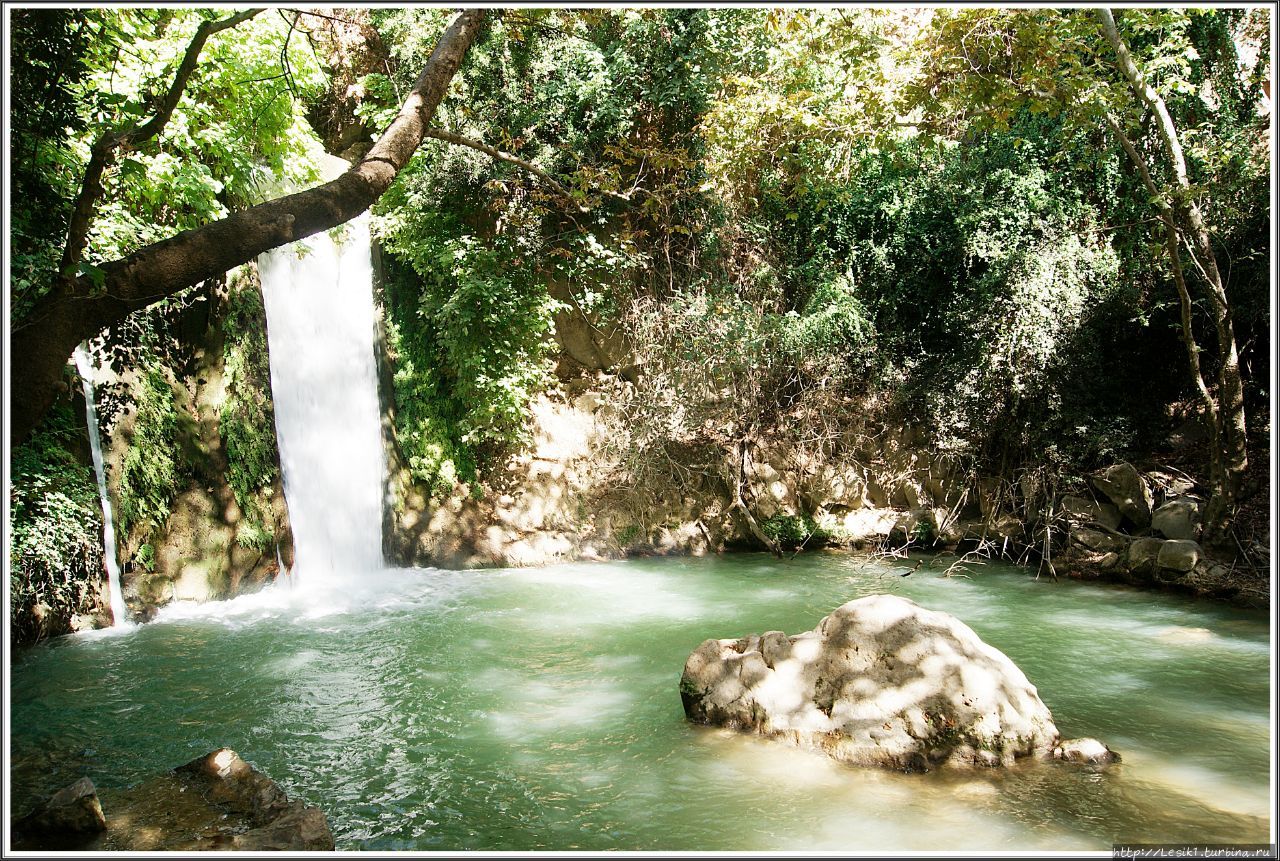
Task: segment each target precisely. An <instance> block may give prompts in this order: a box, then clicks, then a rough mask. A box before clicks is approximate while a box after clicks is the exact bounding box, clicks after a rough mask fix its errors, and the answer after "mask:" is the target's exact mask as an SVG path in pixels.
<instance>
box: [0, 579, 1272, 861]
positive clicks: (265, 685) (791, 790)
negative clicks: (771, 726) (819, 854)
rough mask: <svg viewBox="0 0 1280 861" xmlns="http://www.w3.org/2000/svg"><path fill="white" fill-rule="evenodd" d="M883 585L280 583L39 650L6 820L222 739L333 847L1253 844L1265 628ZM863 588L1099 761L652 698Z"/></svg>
mask: <svg viewBox="0 0 1280 861" xmlns="http://www.w3.org/2000/svg"><path fill="white" fill-rule="evenodd" d="M945 561H950V560H943V561H942V562H939V563H938V564H939V567H940V566H941V565H942V564H944V562H945ZM904 570H906V569H905V568H892V567H883V566H881V567H875V566H869V565H867V564H866V563H862V562H859V561H858V560H857V559H855V558H853V557H847V556H841V555H834V554H833V555H826V554H809V555H805V556H802V557H800V558H798V559H796V560H794V561H792V562H788V563H776V562H774V561H773V560H772V559H770V558H767V557H763V556H753V555H744V556H736V557H735V556H727V557H723V558H719V559H700V560H694V559H683V560H642V561H628V562H625V563H609V564H604V563H601V564H580V565H564V566H555V567H550V568H544V569H524V570H508V571H497V572H463V573H446V572H437V571H429V570H410V571H390V572H379V573H377V574H371V575H370V576H369V577H368V578H366V581H365V582H364V584H363V591H362V592H361V591H351V590H348V591H346V592H344V593H341V594H334V595H327V596H326V595H316V594H308V593H307V590H306V587H305V584H300V585H299V587H298V588H296V589H294V590H293V591H288V590H283V589H282V590H280V591H278V592H275V593H273V594H270V595H260V596H250V597H248V598H242V599H238V600H237V601H233V602H228V603H227V604H224V605H216V606H214V605H207V606H205V607H203V608H199V609H198V610H194V611H191V612H187V613H185V614H184V613H182V612H180V611H174V612H170V613H168V614H167V615H166V616H165V618H164V619H162V620H161V621H159V622H156V623H152V624H149V625H143V626H140V627H137V628H133V629H128V630H124V631H116V632H103V633H95V634H91V635H81V636H76V637H67V638H63V639H60V640H57V641H54V642H52V643H49V644H46V645H43V646H40V647H38V648H36V649H33V650H30V651H28V652H26V653H23V654H21V655H19V656H18V657H17V658H16V660H15V661H14V664H13V667H12V683H11V700H10V702H11V707H10V708H11V712H10V717H11V722H12V723H11V727H12V735H11V746H12V750H11V758H10V762H11V766H10V768H11V772H10V776H11V781H12V784H11V785H12V791H13V807H14V810H15V812H22V811H23V810H25V809H26V808H27V806H29V804H30V803H31V799H32V798H33V797H34V796H36V795H39V794H41V793H44V792H48V791H51V790H52V789H54V788H57V787H58V786H61V785H64V784H65V783H67V782H70V781H71V780H73V779H74V778H75V777H77V776H79V775H81V774H87V775H89V776H91V777H92V778H93V779H94V781H95V782H96V783H98V784H99V786H103V787H113V786H114V787H118V786H126V785H129V784H131V783H133V782H136V781H138V780H139V779H141V778H142V777H144V776H145V775H147V774H150V773H154V772H158V771H163V770H166V769H168V768H172V767H173V766H175V765H178V764H180V763H183V762H186V761H187V760H190V759H192V758H193V757H195V756H196V755H198V754H201V753H205V752H207V751H209V750H211V749H213V748H215V747H219V746H228V747H231V748H234V749H235V750H237V751H238V752H239V753H240V754H241V755H242V756H244V757H245V758H246V759H248V760H249V761H250V762H252V763H253V764H254V765H256V766H257V767H258V768H260V769H263V770H264V771H266V772H267V773H268V774H269V775H271V776H272V777H274V778H275V779H276V780H277V781H278V782H279V783H280V784H281V785H282V786H283V787H284V788H285V790H286V791H287V792H288V793H289V794H290V795H291V796H300V797H302V798H304V799H306V800H307V801H309V802H311V803H313V804H317V805H319V806H320V807H321V808H323V809H324V811H325V812H326V813H327V814H328V816H329V819H330V822H331V824H332V825H333V829H334V833H335V836H336V838H337V841H338V848H339V849H382V850H387V849H417V850H431V849H442V850H443V849H449V850H453V849H558V850H566V849H597V850H598V849H614V848H616V849H641V850H663V849H673V850H742V851H755V852H764V851H771V850H819V851H837V852H869V851H877V850H960V849H992V850H1011V849H1025V850H1053V849H1107V848H1109V847H1110V845H1111V844H1112V843H1113V842H1193V841H1200V842H1224V841H1249V842H1265V841H1267V840H1268V839H1269V834H1270V828H1271V819H1270V813H1269V810H1270V800H1269V782H1268V781H1269V771H1268V768H1269V766H1268V763H1269V745H1270V723H1271V721H1270V715H1269V712H1268V708H1269V701H1270V694H1269V664H1268V655H1269V628H1268V624H1267V619H1266V616H1265V615H1264V614H1260V613H1250V612H1246V611H1241V610H1234V609H1231V608H1228V607H1221V606H1216V605H1212V604H1205V603H1195V602H1191V601H1189V600H1184V599H1181V598H1178V597H1173V596H1168V595H1158V594H1152V593H1146V592H1138V591H1129V590H1125V589H1122V588H1116V587H1097V586H1091V585H1086V584H1080V583H1074V582H1057V583H1055V582H1050V581H1045V580H1040V581H1036V580H1034V579H1033V578H1031V577H1029V576H1027V575H1026V574H1025V573H1023V572H1020V571H1018V570H1017V569H1013V568H1008V567H1002V566H997V565H987V566H982V567H980V568H977V569H974V570H973V571H972V572H971V577H969V578H968V579H965V578H958V577H951V578H943V577H941V576H939V572H938V571H937V570H931V568H930V565H929V564H926V565H925V567H923V568H921V569H920V570H918V571H916V572H915V573H914V574H912V575H911V576H909V577H902V576H900V574H901V572H902V571H904ZM886 591H889V592H896V593H899V594H902V595H905V596H907V597H910V598H913V599H914V600H916V601H918V602H920V603H921V604H924V605H925V606H928V607H931V608H935V609H942V610H946V611H948V612H951V613H953V614H955V615H956V616H958V617H960V618H961V619H962V620H964V621H965V622H966V623H968V624H969V625H970V626H972V627H973V628H974V629H975V630H976V631H977V632H978V633H979V634H980V635H981V636H982V637H983V638H984V639H985V640H987V641H988V642H990V643H991V644H993V645H995V646H996V647H998V648H1000V649H1002V650H1004V651H1005V652H1006V653H1007V654H1008V655H1009V656H1010V657H1011V658H1013V660H1014V661H1015V662H1016V663H1017V664H1018V665H1019V666H1020V667H1022V669H1023V670H1024V671H1025V672H1026V673H1027V675H1028V677H1029V678H1030V679H1031V680H1032V682H1033V683H1035V684H1036V685H1037V687H1038V688H1039V690H1040V694H1041V696H1042V698H1043V699H1044V700H1045V702H1046V703H1047V704H1048V706H1049V707H1050V709H1051V710H1052V711H1053V714H1054V717H1055V719H1056V721H1057V724H1058V727H1059V729H1060V730H1061V731H1062V732H1063V734H1064V735H1067V736H1083V735H1092V736H1096V737H1098V738H1101V739H1103V740H1104V741H1106V742H1107V743H1109V744H1110V745H1111V746H1112V747H1113V748H1115V749H1117V750H1119V751H1120V752H1121V753H1122V754H1123V756H1124V761H1123V763H1121V764H1120V765H1118V766H1116V767H1115V768H1113V769H1111V770H1110V771H1106V772H1101V773H1099V772H1094V771H1090V770H1087V769H1081V768H1073V767H1067V766H1061V765H1055V764H1039V765H1034V766H1030V767H1020V768H1018V769H1015V770H1014V771H1013V772H1011V773H1007V774H995V773H985V772H984V773H975V774H967V775H957V774H950V775H948V774H936V773H935V774H929V775H904V774H896V773H889V772H881V771H867V770H857V769H852V768H848V767H844V766H840V765H838V764H835V763H832V762H829V761H827V760H826V759H824V758H823V757H821V756H819V755H816V754H811V753H806V752H803V751H799V750H796V749H793V748H790V747H787V746H784V745H782V744H778V743H774V742H769V741H766V740H762V739H758V738H750V737H744V736H738V735H736V734H733V733H728V732H724V731H719V730H714V729H706V728H700V727H694V726H690V725H689V724H687V723H686V722H685V721H684V718H683V713H682V711H681V706H680V696H679V692H678V688H677V683H678V681H679V677H680V671H681V668H682V667H683V664H684V660H685V658H686V657H687V656H688V654H689V652H690V651H692V650H693V649H694V648H695V647H696V646H697V645H698V644H699V643H700V642H701V641H702V640H704V639H706V638H707V637H730V636H733V637H737V636H741V635H744V634H748V633H753V632H754V633H758V632H762V631H765V630H785V631H787V632H788V633H793V634H794V633H798V632H800V631H803V630H808V629H810V628H812V627H814V625H815V624H816V623H817V622H818V620H819V619H820V618H821V617H822V616H824V615H826V614H827V613H829V612H830V611H831V610H832V609H834V608H835V607H837V606H839V605H840V604H841V603H843V602H845V601H848V600H850V599H852V598H856V597H859V596H861V595H866V594H871V593H875V592H886ZM107 814H108V816H110V810H107Z"/></svg>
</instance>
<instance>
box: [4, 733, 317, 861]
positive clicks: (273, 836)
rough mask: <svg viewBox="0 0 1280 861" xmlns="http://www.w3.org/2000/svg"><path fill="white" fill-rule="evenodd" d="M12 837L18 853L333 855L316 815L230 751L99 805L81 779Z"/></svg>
mask: <svg viewBox="0 0 1280 861" xmlns="http://www.w3.org/2000/svg"><path fill="white" fill-rule="evenodd" d="M63 796H65V797H64V798H62V799H61V801H60V797H63ZM104 806H105V813H106V816H105V817H104V816H103V813H104ZM55 808H56V809H57V810H59V811H62V812H61V814H60V818H58V819H56V820H50V819H49V811H51V810H54V809H55ZM95 811H96V820H95V816H94V812H95ZM40 817H44V818H40ZM50 821H55V822H57V823H59V825H58V829H60V830H54V829H52V828H50V827H49V822H50ZM95 821H96V822H97V823H98V824H97V825H96V826H95V825H94V822H95ZM15 831H18V832H19V833H20V836H21V839H20V840H19V841H17V842H15V847H16V848H20V849H33V850H41V849H76V850H80V851H124V852H192V851H204V850H215V851H223V850H243V851H254V852H262V851H275V850H282V851H289V852H308V851H312V852H326V851H332V850H333V848H334V841H333V834H332V833H331V832H330V830H329V823H328V822H327V821H326V819H325V816H324V813H323V812H322V811H321V810H320V809H319V808H316V807H312V806H310V805H307V804H304V803H303V802H301V801H296V800H295V801H290V800H289V798H288V796H287V795H285V793H284V790H282V789H281V788H280V787H279V786H277V785H276V783H275V781H273V780H271V778H269V777H267V776H266V775H265V774H263V773H262V772H260V771H258V770H257V769H255V768H254V767H253V766H251V765H249V763H247V762H245V761H244V760H243V759H241V758H240V757H239V755H237V754H236V752H235V751H233V750H229V749H227V748H221V749H219V750H215V751H213V752H212V753H209V754H207V755H205V756H202V757H199V758H198V759H194V760H192V761H191V762H189V763H187V764H186V765H183V766H180V767H178V768H176V769H174V770H173V771H170V772H166V773H164V774H159V775H156V776H155V777H152V778H149V779H147V780H144V781H143V782H141V783H139V784H138V785H136V786H132V787H130V788H128V789H118V790H103V793H102V806H100V805H99V802H98V799H97V797H96V795H95V794H94V787H93V784H92V783H91V782H90V781H89V780H88V778H83V779H81V780H79V781H77V782H76V783H75V784H72V786H70V787H68V788H67V789H64V790H62V791H61V792H60V793H58V795H55V796H54V798H53V799H51V800H50V802H49V804H48V805H46V807H45V808H44V809H43V810H41V811H39V812H37V813H36V814H33V815H32V816H29V817H27V818H26V819H24V820H21V822H19V823H15Z"/></svg>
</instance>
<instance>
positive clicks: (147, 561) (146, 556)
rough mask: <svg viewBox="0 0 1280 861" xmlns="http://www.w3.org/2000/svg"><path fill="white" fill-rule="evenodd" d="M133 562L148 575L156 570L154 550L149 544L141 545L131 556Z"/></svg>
mask: <svg viewBox="0 0 1280 861" xmlns="http://www.w3.org/2000/svg"><path fill="white" fill-rule="evenodd" d="M133 562H134V564H135V565H137V566H138V567H139V568H141V569H142V570H143V571H146V572H148V573H150V572H153V571H155V570H156V548H155V547H154V546H153V545H152V544H151V543H150V542H148V543H146V544H143V545H142V546H141V547H139V548H138V549H137V551H136V552H135V553H134V554H133Z"/></svg>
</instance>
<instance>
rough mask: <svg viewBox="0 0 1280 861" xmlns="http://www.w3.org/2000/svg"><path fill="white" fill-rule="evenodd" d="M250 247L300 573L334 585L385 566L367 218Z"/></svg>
mask: <svg viewBox="0 0 1280 861" xmlns="http://www.w3.org/2000/svg"><path fill="white" fill-rule="evenodd" d="M337 232H338V233H339V234H340V237H339V239H338V240H337V241H335V239H334V237H333V236H331V235H330V234H329V233H319V234H316V235H315V236H312V237H309V238H307V239H303V240H300V241H298V242H295V243H293V244H291V245H287V246H284V247H283V248H277V249H274V250H272V251H269V252H267V253H266V254H263V255H262V256H260V257H259V258H258V271H259V272H260V274H261V276H262V295H263V301H264V303H265V305H266V312H267V343H268V348H269V350H270V353H271V391H272V398H273V400H274V401H275V417H276V436H277V441H278V443H279V449H280V463H281V469H282V472H283V477H284V492H285V499H286V500H287V502H288V505H289V519H290V523H291V524H292V527H293V538H294V567H293V573H294V574H295V575H296V578H295V579H296V580H297V585H299V586H300V587H301V588H302V589H303V590H304V591H311V590H313V589H314V588H317V587H319V588H321V589H326V588H327V589H329V590H341V589H344V588H349V587H352V586H355V585H358V584H359V582H360V580H361V579H362V578H365V577H367V576H368V575H369V574H370V573H372V572H373V571H376V570H379V569H381V568H382V567H383V562H382V473H383V452H382V437H381V424H380V421H381V416H380V413H379V406H378V389H377V385H378V382H377V371H376V367H375V363H374V352H373V351H374V347H373V343H374V342H373V336H374V306H373V271H372V269H373V267H372V257H371V254H370V242H369V221H368V217H367V216H361V217H360V218H357V219H355V220H353V221H351V222H349V223H348V224H347V225H345V227H343V228H339V230H338V231H337Z"/></svg>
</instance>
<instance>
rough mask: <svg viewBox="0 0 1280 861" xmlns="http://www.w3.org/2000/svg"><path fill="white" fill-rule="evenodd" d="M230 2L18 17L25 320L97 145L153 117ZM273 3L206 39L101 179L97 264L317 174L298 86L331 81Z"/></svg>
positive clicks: (19, 225) (16, 88) (18, 297)
mask: <svg viewBox="0 0 1280 861" xmlns="http://www.w3.org/2000/svg"><path fill="white" fill-rule="evenodd" d="M226 15H227V13H226V12H225V11H224V10H221V9H218V10H197V9H180V10H175V9H149V8H135V9H128V8H109V7H104V8H96V9H27V10H21V11H19V12H18V13H17V14H16V15H15V16H14V19H13V23H14V33H13V34H12V35H13V36H14V39H13V40H11V44H12V45H13V46H15V50H16V52H17V53H15V55H14V57H13V60H14V68H15V74H14V76H13V81H12V85H13V90H12V94H13V97H14V99H15V100H18V101H20V102H21V103H22V104H24V105H29V106H31V107H30V108H29V109H24V110H22V111H18V112H15V128H14V141H15V144H16V146H15V147H14V148H13V153H14V159H13V162H14V170H13V176H14V179H15V192H16V193H15V195H14V196H13V198H12V200H13V207H12V210H13V213H12V214H13V224H14V233H13V239H14V246H13V247H14V256H13V261H12V263H13V274H14V279H13V288H14V289H13V293H12V300H11V302H12V304H11V308H12V311H13V314H14V318H15V319H16V320H20V319H22V317H23V316H25V315H26V314H27V313H28V312H29V311H30V309H31V307H32V306H33V304H34V302H35V301H36V300H37V299H38V298H39V296H41V295H42V294H43V293H45V292H46V291H47V290H48V289H49V287H50V286H51V284H52V283H53V279H54V276H55V275H56V269H57V266H58V262H59V258H60V255H61V247H62V244H63V241H64V240H65V237H66V232H67V225H68V218H69V216H70V212H71V209H72V203H73V201H74V200H75V198H76V196H77V194H78V192H79V184H80V181H81V178H82V176H83V174H84V167H85V165H86V164H87V163H88V159H89V152H90V149H91V147H92V145H93V143H94V142H95V141H96V140H97V139H98V138H99V137H101V136H102V135H104V134H110V133H119V132H125V131H128V130H131V129H134V128H137V127H139V126H141V125H143V124H144V123H145V122H147V121H148V120H149V119H150V118H151V117H152V116H153V115H154V113H155V110H156V107H157V104H158V101H159V97H160V96H161V94H163V93H164V92H165V91H166V90H167V89H168V88H169V86H170V85H171V83H172V81H173V78H174V74H175V72H176V71H177V68H178V65H179V63H180V62H181V59H182V57H183V55H184V53H185V51H186V49H187V46H188V45H189V43H190V41H191V38H192V36H193V35H194V33H195V31H196V28H197V27H198V26H199V24H200V22H201V21H203V20H205V19H206V18H212V17H226ZM289 33H290V24H289V22H288V21H287V20H286V19H285V18H284V17H282V16H281V15H280V14H278V13H276V12H273V11H268V12H266V13H263V14H260V15H258V16H257V17H256V18H253V19H251V20H250V21H247V22H244V23H242V24H240V25H239V26H237V27H235V28H232V29H230V30H225V31H222V32H220V33H217V34H215V35H214V36H212V37H211V38H210V39H209V40H208V42H207V43H206V44H205V47H204V50H203V51H202V53H201V57H200V62H199V65H198V66H197V68H196V71H195V73H194V74H193V75H192V77H191V78H190V80H189V82H188V85H187V87H186V90H185V92H184V95H183V98H182V100H181V101H180V103H179V106H178V109H177V110H175V111H174V113H173V115H172V117H171V118H170V120H169V122H168V123H167V124H166V126H165V128H164V131H163V133H162V135H161V136H160V137H158V138H154V139H151V140H148V141H145V142H143V143H142V144H141V145H140V146H139V147H138V148H136V149H131V150H129V151H127V152H121V153H119V154H118V157H117V158H115V159H114V161H113V163H112V164H111V165H109V167H108V169H107V171H106V173H105V174H104V177H103V189H104V194H103V197H102V199H101V203H100V205H99V206H98V209H97V212H96V215H95V219H94V223H93V229H92V231H91V233H90V236H89V247H88V249H87V252H86V261H85V264H86V267H87V268H86V269H85V270H83V271H85V272H87V274H90V275H92V274H93V272H94V271H96V269H95V268H94V264H96V263H100V262H102V261H104V260H111V259H115V258H118V257H122V256H124V255H125V254H127V253H129V252H130V251H133V250H135V249H136V248H138V247H139V246H141V245H144V244H147V243H151V242H155V241H158V240H160V239H163V238H165V237H167V236H170V235H172V234H173V233H175V232H177V231H179V230H183V229H187V228H191V227H195V226H197V225H199V224H203V223H205V222H207V221H209V220H211V219H213V218H217V217H221V216H223V215H225V214H227V212H228V211H229V210H232V209H238V208H242V207H244V206H246V205H249V204H251V203H256V202H259V201H261V200H263V199H265V198H266V197H268V196H271V194H270V192H269V190H268V187H269V186H270V185H271V184H274V183H277V182H279V181H281V180H286V181H292V182H309V181H313V180H314V179H315V178H316V174H315V171H314V169H313V168H312V167H310V165H311V160H310V159H309V158H308V157H307V155H308V153H309V152H313V151H314V147H315V145H314V143H312V141H313V140H314V139H313V137H312V136H311V135H310V133H309V132H308V131H307V130H306V125H305V119H304V116H303V109H302V105H301V103H300V101H299V99H298V98H295V97H294V96H295V93H296V95H297V96H300V97H306V96H308V95H313V94H316V93H318V92H319V91H320V89H321V87H322V86H323V84H324V78H323V74H322V72H321V70H320V68H319V65H318V63H317V62H316V59H315V55H314V52H313V51H311V50H309V49H308V48H307V45H306V40H305V39H304V38H301V37H298V36H297V35H294V36H293V37H292V38H290V35H289Z"/></svg>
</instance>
